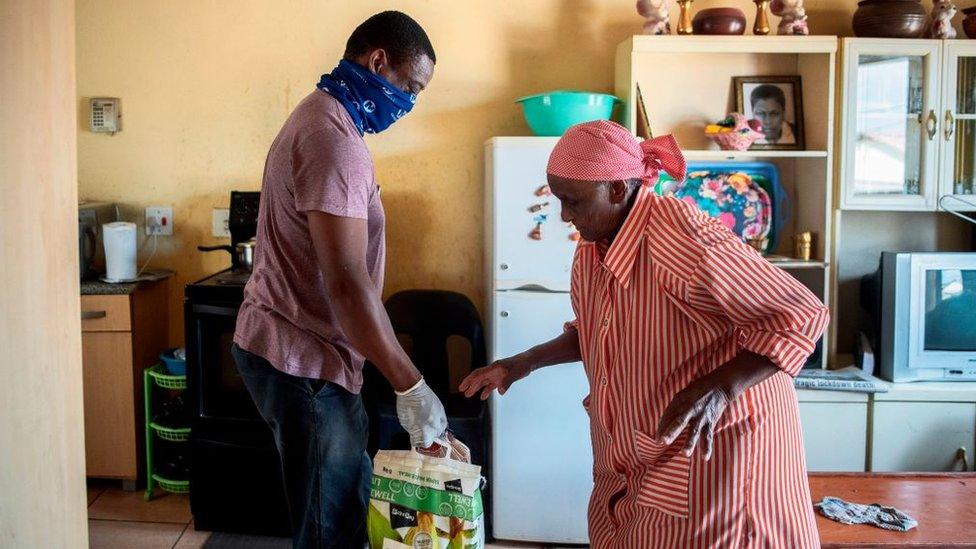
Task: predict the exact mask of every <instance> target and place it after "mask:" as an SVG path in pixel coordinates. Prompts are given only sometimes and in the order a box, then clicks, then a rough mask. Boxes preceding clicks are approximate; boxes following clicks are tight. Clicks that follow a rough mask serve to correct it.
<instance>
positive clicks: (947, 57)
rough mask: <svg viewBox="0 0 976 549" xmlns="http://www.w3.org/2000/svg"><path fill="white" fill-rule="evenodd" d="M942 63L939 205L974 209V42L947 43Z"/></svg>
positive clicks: (975, 150)
mask: <svg viewBox="0 0 976 549" xmlns="http://www.w3.org/2000/svg"><path fill="white" fill-rule="evenodd" d="M942 51H943V54H942V58H943V62H942V75H943V77H942V131H941V132H940V133H941V138H942V146H941V149H940V150H941V153H940V155H939V156H940V176H939V181H940V184H941V186H940V189H939V195H940V197H943V196H946V195H949V196H952V197H956V198H959V199H962V200H958V199H957V200H953V199H951V198H944V199H943V200H942V202H941V204H940V206H944V207H946V208H949V209H953V210H966V211H974V210H976V196H973V194H974V193H976V44H972V43H970V42H969V41H965V40H961V41H958V42H955V41H953V42H946V44H945V46H944V47H943V50H942Z"/></svg>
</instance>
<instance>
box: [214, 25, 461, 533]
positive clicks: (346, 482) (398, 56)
mask: <svg viewBox="0 0 976 549" xmlns="http://www.w3.org/2000/svg"><path fill="white" fill-rule="evenodd" d="M435 61H436V57H435V55H434V50H433V47H432V46H431V44H430V40H429V39H428V38H427V34H426V33H425V32H424V30H423V29H422V28H421V27H420V25H419V24H417V22H416V21H414V20H413V19H411V18H410V17H408V16H406V15H404V14H402V13H400V12H395V11H387V12H383V13H380V14H377V15H374V16H373V17H371V18H369V19H367V20H366V21H365V22H364V23H363V24H361V25H360V26H359V27H357V28H356V30H355V31H354V32H353V33H352V35H351V36H350V37H349V41H348V43H347V44H346V52H345V55H344V58H343V60H342V61H340V63H339V65H338V67H336V69H335V70H334V71H332V72H331V73H329V74H325V75H323V76H322V79H321V80H320V81H319V83H318V86H317V89H316V90H314V91H313V92H312V93H311V94H309V95H308V96H307V97H306V98H305V99H303V100H302V101H301V103H299V104H298V106H297V107H296V108H295V110H294V111H293V112H292V114H291V116H290V117H289V118H288V120H287V121H286V122H285V124H284V126H283V127H282V129H281V131H280V132H279V133H278V137H277V138H276V139H275V141H274V144H272V145H271V150H270V151H269V153H268V158H267V161H266V164H265V171H264V182H263V184H262V187H261V206H260V212H259V214H258V230H257V242H258V247H257V255H256V258H255V262H254V269H253V273H252V275H251V278H250V281H249V282H248V284H247V287H246V288H245V289H244V303H243V304H242V305H241V309H240V314H239V316H238V320H237V330H236V332H235V334H234V347H233V349H232V351H233V354H234V358H235V361H236V362H237V366H238V370H239V372H240V373H241V377H242V378H243V380H244V383H245V385H246V386H247V388H248V391H249V392H250V394H251V397H252V398H253V399H254V402H255V404H256V405H257V407H258V410H259V411H260V413H261V415H262V417H264V419H265V421H267V422H268V424H269V426H271V428H272V431H273V432H274V436H275V441H276V443H277V447H278V452H279V454H280V457H281V464H282V473H283V476H284V483H285V491H286V492H287V496H288V503H289V510H290V512H291V519H292V526H293V529H294V538H293V542H294V545H295V546H296V547H340V548H346V547H362V542H363V540H364V539H365V538H364V532H365V523H366V506H367V503H368V501H369V487H370V481H371V474H372V466H371V464H370V460H369V457H368V456H367V454H366V440H367V418H366V414H365V412H364V410H363V405H362V401H361V399H360V396H359V391H360V388H361V387H362V384H363V374H362V369H363V362H364V360H365V359H369V361H370V362H371V363H373V364H375V365H376V367H377V368H378V369H379V370H380V372H382V373H383V375H384V376H385V377H386V378H387V380H389V382H390V384H391V385H392V386H393V388H394V389H395V390H396V393H397V414H398V416H399V418H400V423H401V424H402V425H403V427H404V429H406V431H407V432H408V433H409V434H410V440H411V443H412V444H413V445H414V446H423V447H426V446H430V445H431V444H432V443H433V441H434V439H436V438H439V437H440V436H441V435H442V434H443V433H444V431H445V429H446V428H447V418H446V416H445V414H444V408H443V407H442V406H441V402H440V400H438V398H437V397H436V396H435V395H434V393H433V392H432V391H431V389H430V388H429V387H428V386H427V384H426V383H425V382H424V380H423V378H422V377H421V375H420V373H419V372H418V370H417V368H416V367H415V366H414V365H413V363H411V361H410V359H409V358H408V357H407V355H406V353H405V352H404V351H403V349H402V348H401V347H400V345H399V343H398V342H397V340H396V337H395V335H394V333H393V329H392V327H391V325H390V320H389V318H388V317H387V315H386V312H385V310H384V308H383V304H382V302H381V294H382V288H383V270H384V261H385V234H384V225H385V222H384V214H383V206H382V204H381V202H380V190H379V186H378V185H377V184H376V181H375V173H374V168H373V162H372V159H371V157H370V154H369V151H368V150H367V148H366V143H365V141H364V140H363V136H364V135H365V134H367V133H378V132H380V131H383V130H384V129H386V128H387V127H389V126H390V125H391V124H392V123H393V122H395V121H396V120H398V119H399V118H401V117H402V116H404V115H405V114H406V113H407V112H409V111H410V109H411V108H412V107H413V104H414V102H415V100H416V96H417V94H419V93H420V92H421V91H423V90H424V89H425V88H426V86H427V84H428V83H429V82H430V79H431V77H432V76H433V71H434V63H435Z"/></svg>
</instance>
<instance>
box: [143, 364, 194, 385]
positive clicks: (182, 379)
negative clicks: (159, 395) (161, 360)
mask: <svg viewBox="0 0 976 549" xmlns="http://www.w3.org/2000/svg"><path fill="white" fill-rule="evenodd" d="M149 376H150V377H151V378H153V383H155V384H156V385H158V386H159V387H162V388H163V389H186V376H174V375H173V374H170V373H169V372H168V371H167V370H166V367H165V366H163V365H162V364H157V365H155V366H153V367H152V368H150V369H149Z"/></svg>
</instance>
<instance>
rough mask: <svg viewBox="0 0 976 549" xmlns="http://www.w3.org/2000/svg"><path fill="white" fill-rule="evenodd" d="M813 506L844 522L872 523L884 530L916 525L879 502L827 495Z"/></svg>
mask: <svg viewBox="0 0 976 549" xmlns="http://www.w3.org/2000/svg"><path fill="white" fill-rule="evenodd" d="M813 506H814V507H815V508H816V509H817V510H818V511H820V514H822V515H823V516H825V517H827V518H829V519H831V520H836V521H837V522H841V523H844V524H873V525H875V526H877V527H878V528H884V529H885V530H895V531H898V532H907V531H909V530H911V529H912V528H915V527H916V526H918V521H917V520H915V519H913V518H912V517H910V516H908V515H906V514H905V513H903V512H901V511H899V510H898V509H895V508H894V507H888V506H885V505H881V504H879V503H872V504H871V505H864V504H863V503H851V502H849V501H844V500H842V499H840V498H835V497H831V496H827V497H825V498H823V499H822V500H820V502H819V503H815V504H813Z"/></svg>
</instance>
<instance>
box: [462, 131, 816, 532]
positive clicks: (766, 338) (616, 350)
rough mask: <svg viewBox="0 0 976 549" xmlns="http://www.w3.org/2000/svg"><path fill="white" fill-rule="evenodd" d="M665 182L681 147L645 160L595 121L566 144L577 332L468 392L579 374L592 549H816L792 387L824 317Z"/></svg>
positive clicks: (480, 375) (558, 151) (489, 372)
mask: <svg viewBox="0 0 976 549" xmlns="http://www.w3.org/2000/svg"><path fill="white" fill-rule="evenodd" d="M659 169H663V170H665V171H667V172H668V173H669V174H671V175H672V176H674V177H676V178H678V179H681V178H683V176H684V171H685V162H684V159H683V157H682V156H681V153H680V151H679V150H678V147H677V144H676V143H675V141H674V139H673V138H672V137H671V136H665V137H659V138H657V139H654V140H651V141H645V142H644V143H638V142H637V141H636V140H635V139H634V138H633V136H631V135H630V134H629V132H627V131H626V130H625V129H624V128H622V127H621V126H619V125H616V124H614V123H612V122H606V121H599V122H590V123H586V124H581V125H578V126H574V127H573V128H571V129H570V130H569V131H568V132H567V133H566V134H565V135H564V136H563V138H562V139H560V140H559V142H558V144H557V145H556V147H555V149H554V150H553V152H552V155H551V156H550V158H549V165H548V169H547V172H548V177H549V185H550V188H551V190H552V193H553V194H554V195H555V196H556V197H557V198H559V200H560V202H561V205H562V217H563V220H564V221H566V222H572V223H574V224H575V225H576V227H577V229H579V231H580V234H581V235H582V237H583V240H581V242H580V244H579V246H578V248H577V250H576V257H575V259H574V262H573V274H572V290H571V298H572V304H573V310H574V312H575V313H576V320H574V321H572V322H570V323H567V325H566V330H565V332H564V333H563V334H562V335H560V336H559V337H556V338H555V339H553V340H551V341H549V342H546V343H543V344H541V345H538V346H536V347H534V348H532V349H529V350H527V351H525V352H523V353H521V354H518V355H516V356H513V357H510V358H506V359H504V360H499V361H497V362H495V363H494V364H491V365H490V366H487V367H485V368H481V369H479V370H477V371H475V372H472V374H471V375H470V376H469V377H468V378H467V379H465V380H464V382H463V383H462V385H461V389H462V390H463V391H465V393H466V394H467V395H468V396H472V395H474V394H475V393H477V392H479V391H480V392H481V397H482V398H487V397H488V395H489V394H490V393H491V392H492V391H493V390H496V389H497V390H498V392H499V393H501V394H504V393H505V391H506V390H507V389H508V388H509V387H510V386H511V384H512V383H514V382H515V381H517V380H519V379H521V378H523V377H525V376H526V375H528V374H529V373H530V372H532V371H533V370H535V369H538V368H541V367H544V366H548V365H552V364H559V363H565V362H574V361H577V360H582V361H583V364H584V366H585V368H586V374H587V377H588V378H589V383H590V394H589V396H587V397H586V399H584V401H583V406H584V407H585V408H586V410H587V412H588V413H589V415H590V426H591V434H592V443H593V457H594V468H593V477H594V478H593V480H594V489H593V494H592V496H591V499H590V508H589V531H590V542H591V544H592V546H593V547H595V548H598V549H601V548H615V549H616V548H634V549H645V548H657V547H670V548H675V549H688V548H695V547H702V548H705V547H708V548H720V547H722V548H724V547H783V548H801V547H802V548H806V547H818V546H819V542H818V538H817V531H816V526H815V523H814V517H813V513H812V508H811V505H810V494H809V488H808V485H807V477H806V465H805V463H804V459H803V443H802V439H801V435H800V422H799V413H798V407H797V401H796V393H795V392H794V390H793V384H792V378H791V376H794V375H796V373H797V372H798V371H799V370H800V368H801V367H802V366H803V364H804V362H805V361H806V359H807V357H808V355H809V354H810V352H811V351H812V350H813V348H814V345H815V343H816V341H817V339H818V338H819V337H820V335H821V333H822V332H823V330H824V328H825V327H826V325H827V321H828V313H827V309H826V308H825V307H824V306H823V304H822V303H821V302H820V301H819V300H818V299H817V298H816V297H815V296H814V295H813V294H812V293H810V292H809V291H808V290H807V289H806V288H804V287H803V286H802V285H800V284H799V283H798V282H797V281H796V280H794V279H793V278H792V277H790V276H789V275H788V274H786V273H785V272H783V271H781V270H779V269H777V268H775V267H773V266H772V265H770V264H769V263H768V262H766V261H765V260H764V259H763V258H762V257H761V256H760V255H759V254H758V253H757V252H756V251H755V250H753V249H752V248H750V247H748V246H746V245H745V244H743V243H742V242H741V241H740V240H739V238H737V237H736V236H735V235H734V234H733V233H731V232H730V231H729V230H728V229H727V228H726V227H725V226H724V225H723V224H721V223H719V222H717V221H715V220H713V219H712V218H710V217H709V216H707V215H706V214H704V213H702V212H700V211H698V210H697V209H695V207H694V206H692V205H690V204H687V203H685V202H682V201H679V200H676V199H673V198H664V197H659V196H657V195H655V194H654V193H653V191H652V185H653V183H654V182H655V181H656V180H657V175H658V171H659Z"/></svg>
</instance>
